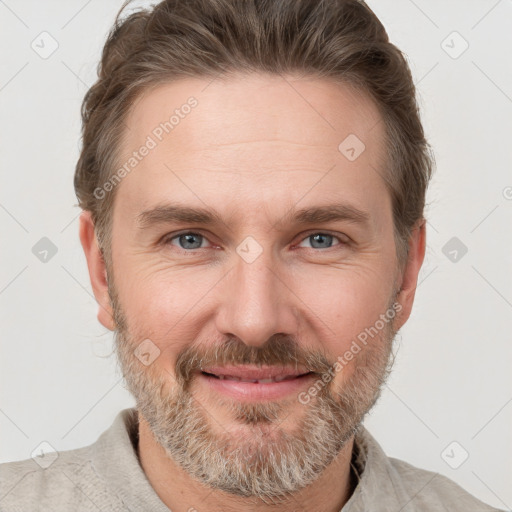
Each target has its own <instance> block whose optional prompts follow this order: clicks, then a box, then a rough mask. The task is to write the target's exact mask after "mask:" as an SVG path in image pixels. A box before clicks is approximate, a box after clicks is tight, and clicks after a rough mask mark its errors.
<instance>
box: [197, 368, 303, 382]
mask: <svg viewBox="0 0 512 512" xmlns="http://www.w3.org/2000/svg"><path fill="white" fill-rule="evenodd" d="M202 373H203V374H205V375H207V376H211V377H216V378H217V379H219V380H232V381H238V382H250V383H254V384H270V383H273V382H282V381H285V380H293V379H296V378H297V377H301V376H303V375H307V374H309V373H311V372H309V371H308V370H307V369H306V368H286V367H277V366H268V367H256V366H229V367H208V368H203V369H202Z"/></svg>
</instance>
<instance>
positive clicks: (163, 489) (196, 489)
mask: <svg viewBox="0 0 512 512" xmlns="http://www.w3.org/2000/svg"><path fill="white" fill-rule="evenodd" d="M353 445H354V437H353V436H352V437H351V438H350V439H349V441H347V443H346V444H345V446H344V447H343V448H342V450H341V452H340V453H339V454H338V456H337V457H336V458H335V459H334V461H333V462H332V463H331V464H330V465H329V466H328V467H327V468H326V469H325V470H324V471H323V472H322V473H321V474H320V475H319V477H318V479H317V480H316V481H315V482H314V483H312V484H311V485H309V486H308V487H306V488H304V489H302V490H300V491H298V492H297V493H295V494H293V495H288V496H286V497H285V498H284V499H279V500H273V501H272V500H269V502H264V501H262V500H261V499H258V498H243V497H238V496H232V495H230V494H227V493H225V492H223V491H219V490H212V489H211V488H209V487H206V486H204V485H203V484H201V483H200V482H198V481H197V480H195V479H194V478H192V477H191V476H190V475H189V474H188V473H187V472H186V471H184V470H183V469H182V468H181V467H180V466H178V465H177V464H176V463H175V462H174V461H173V460H172V459H171V458H169V457H168V456H167V454H166V452H165V450H164V449H163V447H162V446H161V445H160V444H158V442H157V441H156V440H155V438H154V436H153V434H152V432H151V430H150V428H149V425H148V424H147V422H146V421H145V420H144V418H143V417H142V416H141V415H140V414H139V445H138V452H139V453H138V454H139V459H140V462H141V465H142V468H143V470H144V472H145V474H146V477H147V478H148V480H149V482H150V484H151V486H152V487H153V489H154V490H155V492H156V493H157V494H158V496H159V498H160V499H161V500H162V502H163V503H164V504H165V505H166V506H167V507H168V508H169V509H170V510H172V511H173V512H193V511H199V512H200V511H201V510H208V511H209V512H222V511H226V510H235V509H236V510H237V511H241V512H244V511H248V510H250V511H251V512H267V511H269V512H270V511H271V512H292V511H296V510H297V509H300V510H315V511H318V512H339V511H340V510H341V509H342V508H343V506H344V505H345V503H346V502H347V501H348V500H349V498H350V496H351V495H352V493H353V491H354V489H355V487H356V485H357V478H356V477H355V475H354V474H353V472H352V471H351V464H350V462H351V458H352V449H353Z"/></svg>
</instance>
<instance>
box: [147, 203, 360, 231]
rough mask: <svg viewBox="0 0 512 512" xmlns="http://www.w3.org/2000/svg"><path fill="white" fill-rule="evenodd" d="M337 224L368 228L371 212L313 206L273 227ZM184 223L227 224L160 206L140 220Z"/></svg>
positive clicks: (204, 213) (209, 213) (205, 213)
mask: <svg viewBox="0 0 512 512" xmlns="http://www.w3.org/2000/svg"><path fill="white" fill-rule="evenodd" d="M335 221H348V222H351V223H354V224H360V225H367V224H369V222H370V215H369V213H368V212H366V211H364V210H361V209H359V208H357V207H355V206H353V205H351V204H344V203H337V204H331V205H323V206H312V207H308V208H302V209H300V210H293V209H292V210H290V211H289V212H287V213H286V214H285V215H284V216H283V217H282V218H281V219H279V220H278V221H277V222H276V223H275V224H274V226H278V227H281V226H283V225H285V224H287V223H294V224H320V223H326V222H335ZM173 222H182V223H190V224H202V225H205V226H207V225H220V224H226V222H225V221H224V220H223V219H222V218H221V217H220V215H219V214H218V213H216V212H215V211H213V210H211V209H209V208H192V207H188V206H178V205H160V206H156V207H155V208H152V209H150V210H145V211H143V212H142V213H140V214H139V215H138V216H137V224H138V226H139V228H141V229H144V228H147V227H150V226H153V225H159V224H170V223H173Z"/></svg>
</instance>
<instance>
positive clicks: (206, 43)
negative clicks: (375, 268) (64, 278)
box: [74, 0, 434, 265]
mask: <svg viewBox="0 0 512 512" xmlns="http://www.w3.org/2000/svg"><path fill="white" fill-rule="evenodd" d="M129 3H130V1H129V0H128V1H127V2H125V3H124V4H123V6H122V8H121V10H120V11H119V13H118V15H117V17H116V20H115V24H114V26H113V28H112V29H111V31H110V33H109V36H108V38H107V41H106V43H105V46H104V48H103V53H102V57H101V62H100V63H99V65H98V80H97V81H96V82H95V84H94V85H93V86H92V87H91V88H90V89H89V90H88V91H87V93H86V95H85V98H84V101H83V104H82V150H81V154H80V157H79V160H78V163H77V166H76V172H75V178H74V185H75V191H76V195H77V198H78V202H79V206H80V207H81V208H83V209H84V210H89V211H90V212H91V215H92V219H93V221H94V225H95V230H96V234H97V236H98V241H99V244H100V247H101V248H102V251H103V253H104V256H107V259H110V252H109V251H110V231H111V217H112V206H113V201H114V195H115V188H114V189H113V190H111V191H109V193H108V194H105V196H104V197H102V198H100V199H99V198H98V197H97V193H96V194H95V190H97V189H98V187H99V186H101V184H103V183H106V182H108V180H109V179H110V178H111V176H112V175H113V173H114V170H115V169H116V168H117V167H116V166H117V160H118V156H119V152H120V146H121V143H122V137H123V133H124V132H123V126H124V121H125V120H126V117H127V114H128V112H129V110H130V107H131V106H132V105H133V103H134V101H135V99H136V98H137V97H138V96H139V95H140V94H141V93H142V92H143V91H144V90H146V89H148V88H150V87H153V86H156V85H158V84H161V83H166V82H171V81H174V80H177V79H180V78H185V77H195V78H197V77H204V78H214V77H216V76H219V75H221V74H226V75H227V74H229V73H231V72H247V73H250V72H265V73H272V74H282V73H290V74H296V73H302V74H304V75H307V76H313V77H318V78H326V79H331V80H335V81H337V82H344V83H347V84H349V85H352V86H354V87H355V88H356V89H358V90H361V91H363V92H365V93H367V94H368V95H369V96H370V97H371V98H372V99H373V100H374V102H375V103H376V105H377V107H378V109H379V111H380V114H381V116H382V118H383V121H384V124H385V130H386V138H387V140H386V148H387V155H386V157H387V158H386V159H387V162H386V163H387V166H386V167H387V168H386V172H385V176H384V178H385V181H386V186H387V188H388V190H389V193H390V195H391V199H392V205H393V221H394V232H395V243H396V250H397V258H398V264H399V265H403V264H404V263H405V261H406V259H407V254H408V241H409V237H410V235H411V230H412V228H413V227H414V224H415V223H416V222H417V221H419V220H421V219H423V210H424V205H425V194H426V189H427V186H428V182H429V180H430V178H431V174H432V171H433V166H434V157H433V154H432V152H431V149H430V146H429V144H428V143H427V142H426V140H425V136H424V132H423V127H422V124H421V121H420V116H419V109H418V105H417V102H416V90H415V86H414V82H413V80H412V76H411V72H410V69H409V66H408V64H407V61H406V58H405V57H404V55H403V54H402V53H401V51H400V50H399V49H398V48H397V47H396V46H394V45H393V44H391V43H390V42H389V38H388V35H387V33H386V30H385V29H384V27H383V25H382V24H381V22H380V21H379V19H378V18H377V17H376V16H375V14H374V13H373V12H372V11H371V9H370V8H369V7H368V6H367V5H366V4H365V3H364V2H363V1H361V0H164V1H162V2H160V3H159V4H157V5H156V6H154V7H152V8H151V9H142V10H139V11H137V12H134V13H132V14H130V15H129V16H127V17H125V18H124V19H121V17H120V15H121V13H122V12H123V10H124V8H125V7H126V6H127V5H128V4H129ZM340 142H341V141H340ZM107 264H108V262H107Z"/></svg>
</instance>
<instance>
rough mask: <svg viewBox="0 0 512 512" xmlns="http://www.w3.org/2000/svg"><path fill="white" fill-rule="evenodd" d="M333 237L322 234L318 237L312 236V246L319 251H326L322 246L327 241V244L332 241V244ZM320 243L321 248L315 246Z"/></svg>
mask: <svg viewBox="0 0 512 512" xmlns="http://www.w3.org/2000/svg"><path fill="white" fill-rule="evenodd" d="M332 238H333V237H332V235H327V234H322V233H318V234H316V235H311V236H310V239H311V241H312V243H311V245H312V246H313V247H314V248H315V249H317V248H320V249H324V248H325V246H323V245H322V244H325V243H326V241H327V243H328V242H329V241H330V242H332ZM317 242H318V243H319V244H320V247H318V246H315V244H316V243H317ZM330 245H331V244H329V243H328V247H330Z"/></svg>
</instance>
